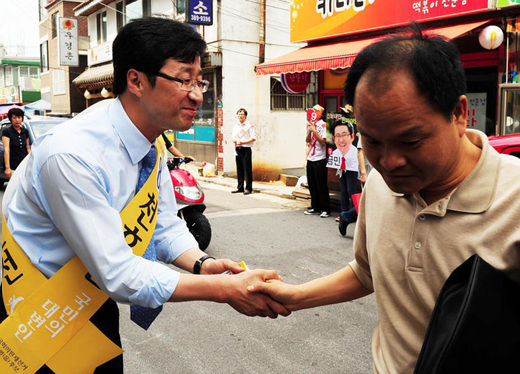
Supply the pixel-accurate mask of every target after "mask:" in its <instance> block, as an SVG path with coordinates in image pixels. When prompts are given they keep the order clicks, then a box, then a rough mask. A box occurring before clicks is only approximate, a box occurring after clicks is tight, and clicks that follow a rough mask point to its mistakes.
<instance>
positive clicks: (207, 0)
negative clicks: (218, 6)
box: [188, 0, 213, 25]
mask: <svg viewBox="0 0 520 374" xmlns="http://www.w3.org/2000/svg"><path fill="white" fill-rule="evenodd" d="M188 2H189V8H188V11H189V14H188V23H191V24H193V25H213V0H188Z"/></svg>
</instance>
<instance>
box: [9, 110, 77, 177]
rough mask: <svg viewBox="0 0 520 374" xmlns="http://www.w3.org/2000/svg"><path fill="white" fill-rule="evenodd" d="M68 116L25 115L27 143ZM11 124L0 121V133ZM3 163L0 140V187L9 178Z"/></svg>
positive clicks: (24, 123) (24, 125) (23, 124)
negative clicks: (27, 133)
mask: <svg viewBox="0 0 520 374" xmlns="http://www.w3.org/2000/svg"><path fill="white" fill-rule="evenodd" d="M67 120H68V118H62V117H51V116H27V115H26V116H25V119H24V121H23V123H22V126H23V127H25V128H26V129H27V130H28V131H29V143H30V144H32V143H33V142H34V141H35V140H36V139H38V137H40V136H41V135H43V134H45V133H46V132H47V131H49V130H50V129H52V128H53V127H54V126H56V125H58V124H60V123H62V122H65V121H67ZM7 126H11V122H9V119H4V120H2V121H0V133H1V131H2V130H3V129H4V128H5V127H7ZM4 171H5V165H4V146H3V144H2V142H0V187H2V186H3V184H4V183H3V182H6V181H8V180H9V179H8V178H7V177H6V176H5V173H4Z"/></svg>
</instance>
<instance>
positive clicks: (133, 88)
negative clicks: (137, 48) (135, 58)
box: [126, 69, 146, 97]
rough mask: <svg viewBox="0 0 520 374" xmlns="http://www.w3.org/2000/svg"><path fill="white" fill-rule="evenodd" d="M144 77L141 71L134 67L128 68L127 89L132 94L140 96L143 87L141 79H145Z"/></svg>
mask: <svg viewBox="0 0 520 374" xmlns="http://www.w3.org/2000/svg"><path fill="white" fill-rule="evenodd" d="M145 77H146V76H145V75H144V74H143V73H141V72H139V71H137V70H135V69H129V70H128V72H127V73H126V86H127V90H128V91H129V92H130V93H132V94H133V95H135V96H137V97H141V95H142V91H143V87H144V86H143V79H146V78H145Z"/></svg>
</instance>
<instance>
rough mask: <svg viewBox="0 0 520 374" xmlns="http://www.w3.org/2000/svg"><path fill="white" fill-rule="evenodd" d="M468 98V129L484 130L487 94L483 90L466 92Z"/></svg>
mask: <svg viewBox="0 0 520 374" xmlns="http://www.w3.org/2000/svg"><path fill="white" fill-rule="evenodd" d="M466 96H467V98H468V122H467V125H466V127H467V128H468V129H475V130H480V131H482V132H483V133H485V132H486V106H487V94H486V93H485V92H475V93H468V94H466Z"/></svg>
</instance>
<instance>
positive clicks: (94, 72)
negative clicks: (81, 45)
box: [72, 63, 114, 87]
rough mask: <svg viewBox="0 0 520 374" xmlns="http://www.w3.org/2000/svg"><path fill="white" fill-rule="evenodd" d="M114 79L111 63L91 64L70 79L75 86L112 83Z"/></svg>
mask: <svg viewBox="0 0 520 374" xmlns="http://www.w3.org/2000/svg"><path fill="white" fill-rule="evenodd" d="M113 80H114V67H113V66H112V63H109V64H104V65H99V66H91V67H89V68H88V69H87V70H85V71H84V72H83V73H81V74H80V75H78V76H77V77H76V78H74V80H73V81H72V82H73V83H74V84H75V85H76V86H77V87H86V86H88V85H97V84H99V85H102V84H105V83H110V84H112V82H113Z"/></svg>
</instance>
